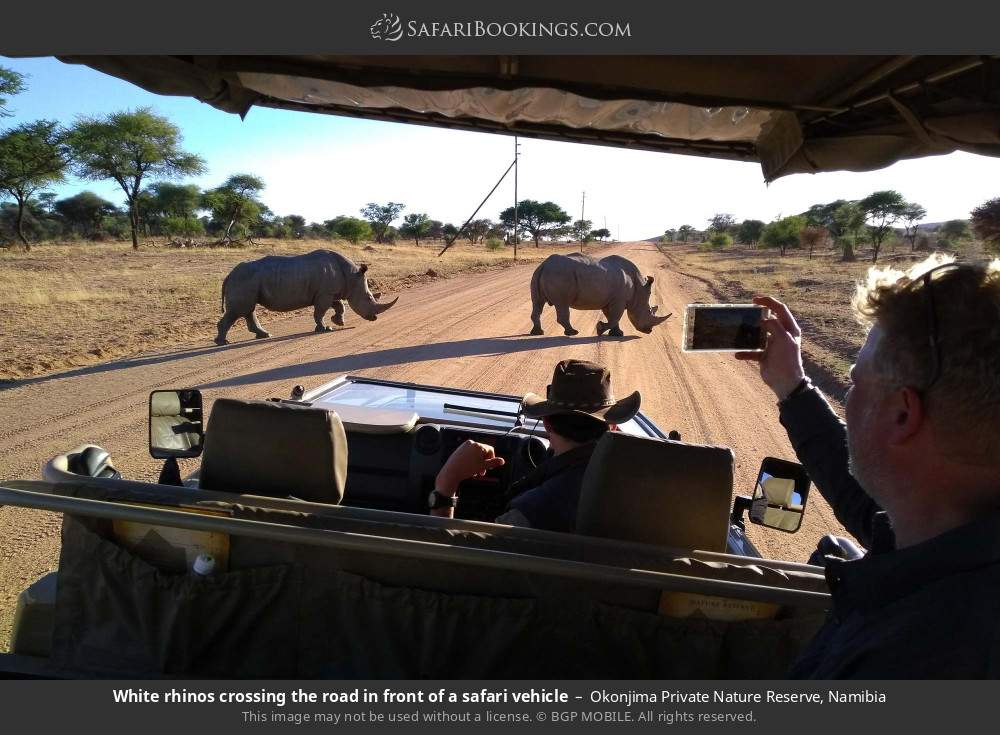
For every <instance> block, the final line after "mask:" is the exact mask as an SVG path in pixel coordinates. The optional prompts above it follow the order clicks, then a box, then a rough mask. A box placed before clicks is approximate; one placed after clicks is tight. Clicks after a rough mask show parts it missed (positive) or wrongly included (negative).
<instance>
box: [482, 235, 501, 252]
mask: <svg viewBox="0 0 1000 735" xmlns="http://www.w3.org/2000/svg"><path fill="white" fill-rule="evenodd" d="M486 249H487V250H502V249H503V240H501V239H499V238H496V237H491V238H489V239H488V240H487V241H486Z"/></svg>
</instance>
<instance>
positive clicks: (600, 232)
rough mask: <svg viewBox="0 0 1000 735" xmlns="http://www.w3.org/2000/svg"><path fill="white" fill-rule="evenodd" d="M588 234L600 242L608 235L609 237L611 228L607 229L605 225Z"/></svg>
mask: <svg viewBox="0 0 1000 735" xmlns="http://www.w3.org/2000/svg"><path fill="white" fill-rule="evenodd" d="M590 234H591V235H593V236H594V237H595V238H597V239H598V240H600V241H601V242H604V241H605V240H607V239H608V238H609V237H611V230H609V229H608V228H607V227H602V228H600V229H599V230H594V231H593V232H591V233H590Z"/></svg>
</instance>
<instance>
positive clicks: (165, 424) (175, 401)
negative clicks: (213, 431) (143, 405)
mask: <svg viewBox="0 0 1000 735" xmlns="http://www.w3.org/2000/svg"><path fill="white" fill-rule="evenodd" d="M185 426H188V427H189V426H191V424H190V422H189V420H188V419H187V418H186V417H185V416H184V415H183V413H182V412H181V399H180V397H179V396H178V395H177V393H176V392H172V391H158V392H156V393H154V394H153V398H152V400H151V403H150V407H149V439H150V444H151V446H154V447H158V448H160V449H180V450H184V451H186V450H188V449H191V448H192V447H197V446H198V444H199V437H198V433H197V432H194V431H180V432H178V431H176V430H175V429H176V428H178V427H180V428H183V427H185Z"/></svg>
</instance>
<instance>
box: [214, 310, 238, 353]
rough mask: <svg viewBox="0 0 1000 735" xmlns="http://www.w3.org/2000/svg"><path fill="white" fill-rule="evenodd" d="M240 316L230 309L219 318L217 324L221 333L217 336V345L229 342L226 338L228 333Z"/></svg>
mask: <svg viewBox="0 0 1000 735" xmlns="http://www.w3.org/2000/svg"><path fill="white" fill-rule="evenodd" d="M239 318H240V317H239V315H238V314H231V313H230V312H228V311H227V312H226V313H225V314H223V315H222V318H221V319H220V320H219V323H218V324H216V326H217V327H218V329H219V333H218V334H217V335H216V336H215V344H217V345H228V344H229V340H228V339H226V335H227V334H229V330H230V328H231V327H232V326H233V322H235V321H236V320H237V319H239Z"/></svg>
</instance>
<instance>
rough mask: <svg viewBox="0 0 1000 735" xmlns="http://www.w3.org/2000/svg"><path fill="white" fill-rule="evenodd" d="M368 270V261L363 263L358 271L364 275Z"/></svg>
mask: <svg viewBox="0 0 1000 735" xmlns="http://www.w3.org/2000/svg"><path fill="white" fill-rule="evenodd" d="M367 272H368V264H367V263H362V264H361V265H360V266H359V267H358V273H360V274H361V275H364V274H365V273H367Z"/></svg>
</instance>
